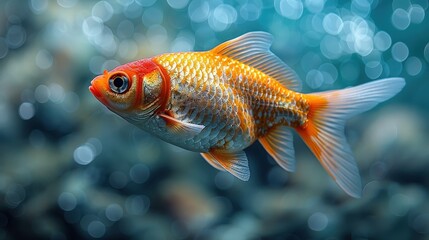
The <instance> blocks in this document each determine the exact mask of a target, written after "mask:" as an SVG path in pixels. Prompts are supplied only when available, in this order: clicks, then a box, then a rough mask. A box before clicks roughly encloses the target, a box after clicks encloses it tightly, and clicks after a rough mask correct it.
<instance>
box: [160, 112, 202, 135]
mask: <svg viewBox="0 0 429 240" xmlns="http://www.w3.org/2000/svg"><path fill="white" fill-rule="evenodd" d="M159 117H161V118H162V119H164V121H165V123H166V124H167V128H168V129H169V130H170V131H171V133H173V134H175V135H180V136H186V137H194V136H195V135H198V134H199V133H200V132H201V131H202V130H203V128H204V126H203V125H198V124H193V123H187V122H183V121H180V120H177V119H175V118H173V117H171V116H168V115H166V114H160V115H159Z"/></svg>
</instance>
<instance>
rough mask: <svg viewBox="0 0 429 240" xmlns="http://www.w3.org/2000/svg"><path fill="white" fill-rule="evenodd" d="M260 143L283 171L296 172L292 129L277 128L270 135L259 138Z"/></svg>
mask: <svg viewBox="0 0 429 240" xmlns="http://www.w3.org/2000/svg"><path fill="white" fill-rule="evenodd" d="M259 142H260V143H261V144H262V146H263V147H264V148H265V150H266V151H267V152H268V153H269V154H270V155H271V157H273V158H274V160H275V161H276V162H277V163H278V164H279V165H280V166H281V167H282V168H283V169H285V170H286V171H289V172H293V171H295V149H294V148H293V134H292V131H291V129H290V128H288V127H286V126H278V127H275V128H273V129H271V130H270V132H269V133H268V135H266V136H264V137H262V138H259Z"/></svg>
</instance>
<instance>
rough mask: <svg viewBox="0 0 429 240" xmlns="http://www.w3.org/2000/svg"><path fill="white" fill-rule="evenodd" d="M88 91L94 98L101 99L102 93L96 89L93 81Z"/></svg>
mask: <svg viewBox="0 0 429 240" xmlns="http://www.w3.org/2000/svg"><path fill="white" fill-rule="evenodd" d="M88 89H89V91H90V92H91V93H92V95H94V97H96V98H100V97H101V94H100V92H99V91H98V90H97V88H95V87H94V85H93V81H91V85H90V86H89V88H88Z"/></svg>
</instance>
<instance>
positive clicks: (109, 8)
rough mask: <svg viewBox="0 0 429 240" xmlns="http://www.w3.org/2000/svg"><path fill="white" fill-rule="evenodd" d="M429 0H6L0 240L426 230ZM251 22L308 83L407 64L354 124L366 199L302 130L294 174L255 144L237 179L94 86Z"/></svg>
mask: <svg viewBox="0 0 429 240" xmlns="http://www.w3.org/2000/svg"><path fill="white" fill-rule="evenodd" d="M428 5H429V4H428V1H427V0H416V1H414V0H413V1H408V0H395V1H382V0H354V1H325V0H304V1H299V0H275V1H262V0H237V1H221V0H215V1H205V0H177V1H175V0H168V1H161V0H109V1H83V0H56V1H54V0H53V1H48V0H29V1H26V0H22V1H15V0H1V1H0V239H23V238H32V239H93V238H103V239H124V238H130V239H297V240H298V239H330V240H333V239H429V201H428V196H429V189H428V187H429V174H428V172H429V134H428V133H429V129H428V123H427V119H428V109H429V97H428V92H429V81H428V63H429V34H428V32H429V17H428ZM249 31H266V32H270V33H271V34H273V37H274V43H273V46H272V51H273V52H274V53H275V54H276V55H277V56H279V57H280V58H281V59H282V60H283V61H284V62H286V63H287V64H288V65H289V66H290V67H291V68H293V69H294V70H295V71H296V72H297V74H298V75H299V76H300V78H301V79H302V81H303V82H304V84H303V85H304V90H303V91H304V92H306V93H307V92H315V91H323V90H328V89H329V90H331V89H341V88H344V87H348V86H355V85H358V84H362V83H365V82H370V81H373V80H375V79H380V78H385V77H396V76H400V77H403V78H405V79H406V82H407V85H406V86H405V88H404V89H403V91H402V92H400V93H399V94H398V95H397V96H395V97H394V98H393V99H391V100H388V101H387V102H385V103H383V104H381V105H379V106H377V107H376V108H374V109H372V110H370V111H368V112H366V113H364V114H361V115H359V116H356V117H354V118H353V119H351V120H350V121H348V123H347V127H346V135H347V139H348V141H349V143H350V145H351V148H352V149H353V152H354V154H355V157H356V159H357V162H358V166H359V169H360V173H361V176H362V185H363V186H364V188H363V197H362V198H361V199H354V198H351V197H349V196H347V195H346V194H345V193H344V192H343V191H342V190H341V189H339V187H338V186H337V185H336V184H335V183H334V181H333V180H332V179H331V178H330V177H329V176H328V174H327V173H326V172H325V171H324V170H323V168H322V167H321V166H320V164H319V163H318V162H317V160H316V159H315V157H314V156H313V155H312V154H311V152H310V150H309V149H308V148H307V147H306V146H305V145H304V143H303V142H302V141H301V140H300V139H299V137H298V136H296V137H295V143H294V145H295V150H296V159H297V170H296V172H294V173H288V172H285V171H284V170H282V169H281V168H280V167H279V166H278V165H276V163H275V162H274V160H273V159H272V158H270V157H269V156H268V154H267V153H266V152H265V151H264V149H263V148H262V146H261V145H260V144H259V143H255V144H254V145H252V146H251V147H249V148H248V149H247V150H246V153H247V155H248V158H249V164H250V170H251V178H250V180H249V182H241V181H239V180H238V179H235V178H234V177H232V176H231V175H229V174H227V173H224V172H219V171H217V170H216V169H214V168H212V167H211V166H210V165H209V164H207V163H206V162H205V161H204V160H203V159H202V158H201V156H200V155H199V154H197V153H193V152H189V151H186V150H183V149H180V148H178V147H175V146H172V145H170V144H167V143H164V142H162V141H161V140H159V139H157V138H154V137H152V136H151V135H149V134H148V133H145V132H143V131H141V130H139V129H137V128H136V127H135V126H132V125H131V124H129V123H127V122H126V121H124V120H123V119H121V118H120V117H118V116H116V115H114V114H113V113H111V112H109V111H108V110H107V109H106V108H105V107H104V106H102V105H101V104H100V103H99V102H98V101H97V100H96V99H95V98H94V97H93V96H92V95H91V93H90V92H89V91H88V86H89V83H90V81H91V80H92V79H93V78H94V77H95V76H97V75H98V74H100V73H102V71H103V70H104V69H108V70H110V69H112V68H114V67H115V66H118V65H120V64H124V63H127V62H130V61H133V60H136V59H140V58H148V57H151V56H154V55H156V54H161V53H165V52H175V51H201V50H208V49H211V48H212V47H214V46H216V45H217V44H219V43H221V42H224V41H226V40H229V39H232V38H234V37H237V36H239V35H241V34H243V33H246V32H249Z"/></svg>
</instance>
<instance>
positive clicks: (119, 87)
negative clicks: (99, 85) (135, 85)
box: [109, 75, 129, 94]
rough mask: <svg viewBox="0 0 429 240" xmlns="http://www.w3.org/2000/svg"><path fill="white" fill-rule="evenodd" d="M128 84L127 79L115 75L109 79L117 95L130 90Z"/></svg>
mask: <svg viewBox="0 0 429 240" xmlns="http://www.w3.org/2000/svg"><path fill="white" fill-rule="evenodd" d="M128 82H129V80H128V78H127V77H125V76H120V75H114V76H112V77H111V78H110V79H109V85H110V89H111V90H112V91H113V92H115V93H119V94H121V93H124V92H126V91H127V90H128Z"/></svg>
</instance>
